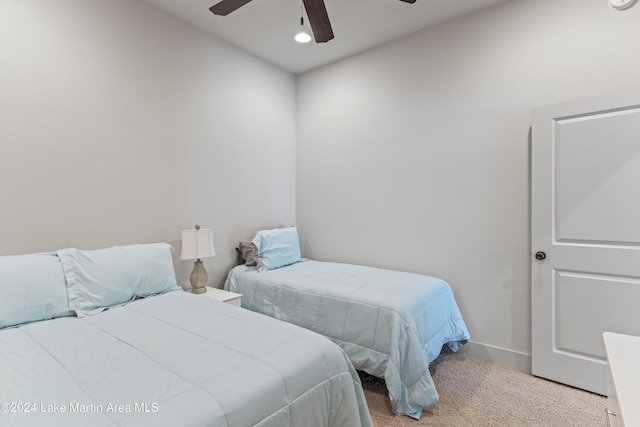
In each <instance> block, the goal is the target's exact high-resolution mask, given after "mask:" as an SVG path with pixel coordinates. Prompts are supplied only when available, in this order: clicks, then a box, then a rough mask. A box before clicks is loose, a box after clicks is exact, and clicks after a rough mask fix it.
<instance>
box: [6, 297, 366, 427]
mask: <svg viewBox="0 0 640 427" xmlns="http://www.w3.org/2000/svg"><path fill="white" fill-rule="evenodd" d="M0 402H4V403H3V408H2V409H3V410H2V411H1V412H0V425H2V426H12V427H15V426H45V425H48V426H65V427H67V426H82V427H85V426H93V427H99V426H136V427H139V426H143V427H144V426H154V427H156V426H180V427H187V426H237V427H248V426H253V425H257V426H273V427H281V426H312V425H313V426H345V427H347V426H348V427H350V426H370V425H371V419H370V417H369V413H368V410H367V406H366V402H365V400H364V395H363V392H362V387H361V385H360V380H359V378H358V375H357V372H355V370H354V369H353V366H352V365H351V363H350V362H349V361H348V359H347V357H346V355H345V354H344V352H343V351H342V350H341V349H340V348H339V347H338V346H336V345H335V344H333V343H332V342H331V341H329V340H328V339H326V338H324V337H322V336H320V335H318V334H315V333H312V332H309V331H306V330H304V329H302V328H298V327H296V326H293V325H289V324H286V323H284V322H280V321H277V320H275V319H270V318H268V317H265V316H262V315H260V314H257V313H253V312H250V311H248V310H244V309H241V308H239V307H236V306H232V305H229V304H224V303H221V302H218V301H213V300H211V299H209V298H205V297H202V296H196V295H193V294H188V293H185V292H182V291H175V292H170V293H168V294H165V295H160V296H156V297H150V298H147V299H145V300H139V301H135V302H132V303H130V304H128V305H126V306H123V307H118V308H114V309H110V310H107V311H105V312H103V313H100V314H98V315H95V316H91V317H86V318H83V319H77V318H72V317H66V318H60V319H55V320H47V321H42V322H37V323H32V324H28V325H24V326H21V327H18V328H10V329H4V330H1V331H0ZM7 404H9V405H10V406H6V405H7ZM5 409H6V410H5Z"/></svg>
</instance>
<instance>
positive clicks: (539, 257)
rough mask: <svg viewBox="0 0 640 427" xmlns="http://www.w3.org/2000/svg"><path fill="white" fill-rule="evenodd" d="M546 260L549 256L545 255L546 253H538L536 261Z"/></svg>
mask: <svg viewBox="0 0 640 427" xmlns="http://www.w3.org/2000/svg"><path fill="white" fill-rule="evenodd" d="M545 258H547V254H545V253H544V252H542V251H538V252H536V259H537V260H538V261H542V260H543V259H545Z"/></svg>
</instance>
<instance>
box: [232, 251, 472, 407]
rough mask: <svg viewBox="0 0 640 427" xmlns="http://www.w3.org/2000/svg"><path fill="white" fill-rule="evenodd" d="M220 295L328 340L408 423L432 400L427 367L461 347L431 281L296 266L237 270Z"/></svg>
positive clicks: (460, 327)
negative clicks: (382, 387) (231, 295)
mask: <svg viewBox="0 0 640 427" xmlns="http://www.w3.org/2000/svg"><path fill="white" fill-rule="evenodd" d="M225 288H226V289H228V290H230V291H232V292H237V293H240V294H242V295H243V296H242V306H243V307H244V308H248V309H250V310H253V311H257V312H260V313H263V314H266V315H269V316H272V317H275V318H277V319H280V320H284V321H286V322H290V323H293V324H296V325H299V326H302V327H304V328H307V329H310V330H312V331H315V332H318V333H320V334H323V335H325V336H327V337H329V338H331V339H332V340H333V341H335V342H336V343H337V344H338V345H340V346H341V347H342V348H343V349H344V350H345V352H346V353H347V355H348V356H349V358H350V359H351V362H352V363H353V365H354V366H355V367H356V369H358V370H362V371H365V372H367V373H369V374H371V375H374V376H376V377H379V378H384V379H385V382H386V385H387V389H388V392H389V399H390V400H391V406H392V408H393V410H394V411H395V412H396V413H397V414H404V415H409V416H411V417H414V418H419V417H420V416H421V415H422V410H423V409H425V408H427V407H429V406H431V405H432V404H433V403H435V402H436V401H437V400H438V393H437V391H436V388H435V385H434V384H433V380H432V378H431V375H430V373H429V363H430V362H432V361H433V360H434V359H435V358H436V357H437V356H438V355H439V354H440V350H441V349H442V346H443V345H444V344H448V345H449V347H450V348H451V349H452V350H453V351H457V350H458V349H460V347H462V345H463V344H464V341H466V340H468V339H469V332H468V331H467V327H466V325H465V323H464V321H463V319H462V316H461V314H460V310H459V309H458V306H457V304H456V302H455V299H454V296H453V292H452V290H451V288H450V286H449V285H448V284H447V282H445V281H444V280H441V279H437V278H434V277H429V276H423V275H419V274H412V273H403V272H398V271H391V270H383V269H377V268H371V267H363V266H356V265H349V264H339V263H329V262H318V261H304V262H299V263H297V264H293V265H290V266H288V267H283V268H280V269H277V270H272V271H266V272H258V271H257V270H256V269H255V268H254V267H247V266H244V265H240V266H237V267H235V268H234V269H232V270H231V272H230V273H229V275H228V276H227V279H226V283H225ZM460 341H462V342H460Z"/></svg>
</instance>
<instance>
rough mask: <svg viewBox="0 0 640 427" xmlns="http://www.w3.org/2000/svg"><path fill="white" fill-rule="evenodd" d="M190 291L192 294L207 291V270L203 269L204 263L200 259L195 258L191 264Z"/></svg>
mask: <svg viewBox="0 0 640 427" xmlns="http://www.w3.org/2000/svg"><path fill="white" fill-rule="evenodd" d="M190 279H191V287H192V288H193V289H191V293H192V294H204V293H205V292H207V280H208V279H209V276H208V275H207V270H205V269H204V265H203V264H202V261H201V260H196V262H195V263H194V264H193V271H192V272H191V277H190Z"/></svg>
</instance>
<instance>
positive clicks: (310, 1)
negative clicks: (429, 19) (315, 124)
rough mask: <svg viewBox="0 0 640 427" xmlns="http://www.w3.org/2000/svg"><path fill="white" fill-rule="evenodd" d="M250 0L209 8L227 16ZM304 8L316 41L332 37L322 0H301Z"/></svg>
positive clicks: (412, 0) (226, 1)
mask: <svg viewBox="0 0 640 427" xmlns="http://www.w3.org/2000/svg"><path fill="white" fill-rule="evenodd" d="M250 1H251V0H222V1H220V2H219V3H216V4H215V5H213V6H211V7H210V8H209V10H210V11H211V12H213V13H214V14H215V15H220V16H227V15H228V14H230V13H231V12H233V11H234V10H236V9H239V8H241V7H242V6H244V5H245V4H247V3H249V2H250ZM302 1H303V3H304V8H305V10H306V11H307V17H308V18H309V23H310V24H311V30H312V31H313V37H314V38H315V39H316V43H326V42H328V41H329V40H331V39H332V38H333V29H331V22H329V15H327V8H326V7H325V6H324V0H302ZM400 1H403V2H405V3H415V2H416V0H400Z"/></svg>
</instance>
